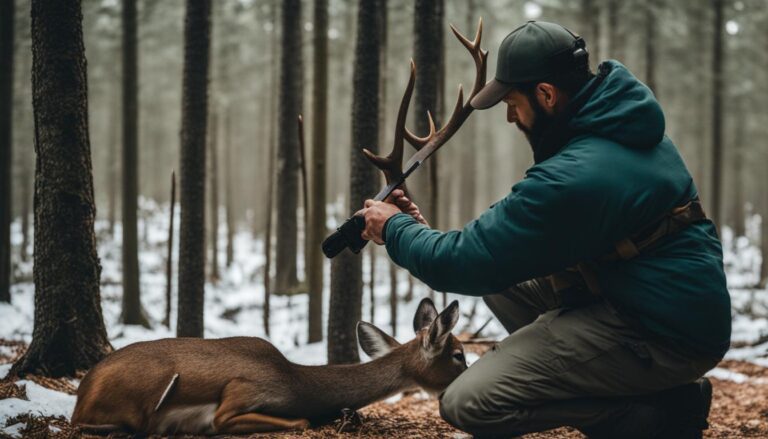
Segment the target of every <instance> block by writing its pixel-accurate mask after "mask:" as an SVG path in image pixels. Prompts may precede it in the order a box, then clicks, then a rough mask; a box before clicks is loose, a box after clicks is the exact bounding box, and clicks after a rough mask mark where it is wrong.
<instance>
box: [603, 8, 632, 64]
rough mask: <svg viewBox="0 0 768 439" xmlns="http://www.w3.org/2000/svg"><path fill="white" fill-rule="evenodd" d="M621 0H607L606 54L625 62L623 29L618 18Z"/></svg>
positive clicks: (620, 10)
mask: <svg viewBox="0 0 768 439" xmlns="http://www.w3.org/2000/svg"><path fill="white" fill-rule="evenodd" d="M622 3H623V2H622V0H609V1H608V50H607V51H606V52H607V55H608V56H609V57H611V58H613V59H616V60H618V61H620V62H622V63H626V62H627V60H626V59H625V55H624V53H625V47H624V46H625V44H626V43H625V37H624V31H623V29H622V28H621V23H622V20H620V18H619V17H620V16H621V12H622V7H621V5H622Z"/></svg>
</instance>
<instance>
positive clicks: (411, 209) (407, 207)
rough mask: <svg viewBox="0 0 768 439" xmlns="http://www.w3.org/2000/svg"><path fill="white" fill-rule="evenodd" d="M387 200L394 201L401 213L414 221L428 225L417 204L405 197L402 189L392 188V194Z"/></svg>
mask: <svg viewBox="0 0 768 439" xmlns="http://www.w3.org/2000/svg"><path fill="white" fill-rule="evenodd" d="M389 200H391V201H392V202H393V203H395V205H396V206H397V207H399V208H400V210H401V211H402V212H403V213H407V214H408V215H410V216H412V217H413V219H415V220H416V221H418V222H420V223H421V224H424V225H425V226H427V227H429V224H427V220H425V219H424V217H423V216H422V215H421V212H420V211H419V206H417V205H416V204H415V203H414V202H413V201H411V200H410V199H409V198H408V197H406V196H405V192H404V191H403V190H402V189H395V190H393V191H392V194H390V196H389Z"/></svg>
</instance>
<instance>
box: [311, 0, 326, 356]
mask: <svg viewBox="0 0 768 439" xmlns="http://www.w3.org/2000/svg"><path fill="white" fill-rule="evenodd" d="M314 22H315V25H314V28H315V34H314V37H313V40H312V47H313V49H314V51H313V53H314V58H313V71H314V75H313V78H314V84H313V86H312V93H313V94H312V158H311V159H310V162H309V169H310V178H311V179H312V184H311V185H310V190H311V193H310V196H309V230H308V238H309V239H308V240H307V246H308V248H307V249H306V252H307V255H308V256H309V257H308V258H307V260H308V266H307V280H308V283H309V338H308V342H309V343H315V342H318V341H321V340H322V339H323V278H324V276H323V265H324V260H323V253H322V249H321V244H322V242H323V239H324V238H325V235H326V232H327V230H326V228H325V220H326V218H325V205H326V199H325V190H326V189H325V188H326V170H325V166H326V160H327V155H328V153H327V144H328V115H327V113H328V0H315V18H314Z"/></svg>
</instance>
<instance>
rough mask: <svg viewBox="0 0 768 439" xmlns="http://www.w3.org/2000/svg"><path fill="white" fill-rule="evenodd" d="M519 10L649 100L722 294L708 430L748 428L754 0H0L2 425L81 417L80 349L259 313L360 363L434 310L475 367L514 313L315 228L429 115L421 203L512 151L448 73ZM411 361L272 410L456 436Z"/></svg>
mask: <svg viewBox="0 0 768 439" xmlns="http://www.w3.org/2000/svg"><path fill="white" fill-rule="evenodd" d="M529 20H539V21H547V22H554V23H559V24H561V25H563V26H565V27H566V28H568V29H570V30H572V31H573V32H575V33H576V34H578V35H580V36H581V37H583V39H584V41H586V48H587V50H588V52H589V63H590V67H591V69H592V70H596V69H598V65H599V64H600V62H602V61H604V60H608V59H611V60H616V61H618V62H620V63H621V64H623V65H624V66H626V67H627V69H628V70H629V71H630V72H632V74H634V76H636V77H637V79H639V80H640V81H641V82H642V83H643V84H645V85H646V86H647V87H648V89H650V91H652V93H653V96H655V98H656V99H657V100H658V102H659V104H660V105H661V108H662V109H663V111H664V124H665V129H664V133H665V134H666V136H668V137H669V138H670V139H672V141H674V144H675V145H676V146H677V149H678V150H679V153H680V155H681V156H682V158H683V160H684V162H685V165H686V167H687V169H688V172H690V175H691V176H692V178H693V182H694V184H695V189H697V190H698V194H699V197H700V199H701V203H702V205H703V207H704V210H705V211H706V214H707V216H708V218H710V219H711V221H712V222H713V224H714V225H715V226H716V228H717V233H718V236H719V238H720V240H721V242H722V251H723V266H724V270H725V274H726V279H727V289H728V293H729V296H730V303H731V309H730V312H731V325H732V332H731V342H730V350H729V351H728V352H727V353H726V354H725V357H724V358H723V359H722V361H721V362H720V363H719V364H717V366H716V367H714V368H713V369H711V370H710V371H709V372H707V374H706V376H707V377H708V378H709V379H710V381H711V382H712V384H713V387H714V394H713V402H712V409H711V411H710V417H709V429H708V430H706V431H705V432H704V437H712V438H734V437H768V290H767V289H768V258H766V257H764V254H766V251H768V221H764V220H763V219H764V218H768V173H766V172H765V170H764V169H763V165H764V164H766V163H768V140H766V139H768V101H767V100H766V99H765V98H766V96H768V2H766V1H765V0H462V1H456V0H454V1H448V0H361V1H352V0H282V1H279V0H163V1H160V0H72V1H61V0H0V377H3V378H0V437H56V438H65V437H66V438H70V437H80V435H81V434H84V433H83V432H82V431H81V430H78V428H77V427H76V426H75V425H74V424H73V422H72V416H73V410H75V405H76V400H77V395H78V387H79V386H80V383H81V382H85V381H84V377H86V374H87V373H88V371H89V370H93V371H95V370H96V369H95V368H94V367H95V366H96V365H97V364H99V362H100V361H102V360H104V359H105V358H110V354H111V353H112V352H115V351H118V350H120V349H121V348H124V347H126V346H129V345H133V344H134V343H138V342H146V341H151V340H159V339H176V338H182V337H183V338H204V339H220V338H225V337H242V336H247V337H259V338H261V339H264V340H266V341H268V342H269V343H271V345H273V346H274V347H275V348H277V350H279V351H280V352H281V353H282V354H283V355H285V357H286V358H287V359H288V360H289V361H290V362H292V363H291V364H293V363H296V364H299V365H306V366H310V365H311V366H319V365H326V364H329V365H347V366H345V367H356V366H351V365H357V366H360V367H362V366H363V365H362V364H360V363H364V364H367V363H371V360H374V361H376V360H377V358H378V356H379V355H380V352H379V350H381V349H383V348H382V347H381V343H379V344H377V341H376V340H378V339H376V340H374V341H369V342H368V345H366V334H379V333H382V332H383V333H384V334H383V337H384V338H382V340H384V341H385V342H386V343H390V347H388V348H387V349H385V350H388V349H390V348H391V346H395V344H397V345H399V344H400V343H403V344H407V343H408V342H409V341H411V340H412V339H413V334H414V332H413V330H415V331H416V333H417V336H418V334H419V331H420V330H423V329H424V328H425V327H428V328H429V329H427V331H428V332H429V331H433V332H434V331H438V332H439V334H440V335H441V336H444V337H443V338H442V340H443V343H445V337H449V340H453V339H454V338H455V339H456V340H457V342H456V343H459V341H460V342H462V343H463V348H462V351H461V352H462V355H466V362H467V363H468V364H470V370H471V365H472V364H473V363H474V362H476V361H478V359H480V358H482V356H483V355H484V354H485V353H486V352H487V351H489V350H495V348H496V346H497V343H499V342H500V341H501V340H503V339H504V338H505V337H507V335H508V332H507V330H505V326H504V325H503V324H502V323H501V322H500V321H499V320H498V319H497V318H496V317H494V313H493V312H492V311H491V309H489V308H488V307H487V306H486V304H485V303H484V301H483V299H482V298H481V297H475V296H469V295H460V294H455V293H447V292H443V291H437V290H435V289H432V288H430V286H428V285H427V284H425V283H424V282H422V281H420V280H419V279H418V278H417V277H416V276H414V275H412V274H411V273H409V271H408V270H407V269H405V268H402V267H400V266H398V265H397V264H395V263H394V262H393V261H392V260H391V259H390V256H389V254H388V251H387V250H388V247H387V248H385V247H384V246H379V245H374V244H373V243H370V244H368V245H367V246H365V247H364V248H363V249H362V250H361V251H360V252H359V253H353V252H351V251H348V250H345V251H343V252H341V253H340V254H339V255H338V256H337V257H334V258H326V257H325V256H324V255H323V251H322V243H323V241H324V240H325V239H326V237H328V236H329V235H331V234H332V233H333V232H334V231H335V230H336V229H337V228H338V227H340V226H341V225H342V224H343V223H344V222H345V220H346V219H347V218H348V217H350V216H351V215H353V214H354V213H355V212H356V211H358V210H359V209H361V208H363V204H364V202H365V200H367V199H372V198H373V197H374V196H375V195H376V194H377V192H379V191H380V190H381V189H382V188H383V187H385V185H386V184H389V183H391V182H392V181H393V180H392V178H393V175H394V176H395V177H397V176H398V175H402V173H403V171H404V170H405V167H400V166H398V165H400V163H396V164H393V163H392V160H393V159H392V157H394V160H395V161H398V160H399V161H401V162H402V163H406V161H407V160H408V159H409V158H410V157H411V156H412V155H413V154H414V153H416V152H417V148H422V147H425V145H427V146H426V147H429V145H431V144H432V143H429V142H435V141H436V140H435V139H433V138H429V139H427V138H424V139H426V140H423V141H422V140H420V138H419V137H417V136H429V135H430V134H429V133H430V130H431V129H432V130H435V129H436V130H437V136H436V139H437V141H440V142H442V141H443V139H442V137H447V138H448V139H449V140H448V141H446V142H445V146H441V147H440V150H439V151H438V152H437V153H435V154H434V155H432V156H431V157H429V159H428V160H425V161H424V162H423V165H422V166H420V168H421V169H417V170H416V171H415V172H414V173H413V174H412V175H410V176H408V190H409V196H410V197H411V198H412V199H413V200H414V202H415V203H417V204H418V206H419V207H420V210H421V213H422V214H423V216H424V218H426V219H427V220H428V222H429V227H431V228H432V229H435V230H441V231H449V230H462V228H463V227H465V225H467V224H468V223H470V222H472V221H474V220H475V219H476V218H478V217H479V216H480V215H481V214H483V212H486V211H487V210H488V209H490V208H491V206H494V205H495V203H497V202H499V200H501V199H504V197H505V196H507V194H509V193H510V188H512V186H513V185H515V184H516V183H517V182H519V181H521V180H523V179H526V178H527V172H528V170H529V169H530V168H531V167H532V166H533V165H534V155H533V152H532V150H531V147H530V145H529V143H528V141H527V139H526V136H525V135H524V133H523V132H521V131H520V130H518V129H516V128H515V126H514V124H510V122H508V120H507V117H508V116H507V108H506V105H497V106H495V107H494V108H492V109H490V110H487V111H476V112H473V111H472V108H471V107H470V105H469V100H470V99H471V97H472V96H474V95H475V94H476V92H477V91H478V90H479V89H480V88H482V85H483V84H485V81H486V78H487V79H488V80H491V79H492V78H494V72H496V67H497V54H498V50H499V44H500V43H501V42H502V40H504V38H505V36H507V35H508V34H509V33H510V32H512V31H513V30H514V29H515V28H517V27H518V26H520V25H522V24H524V23H526V21H529ZM483 50H485V51H488V54H487V58H485V56H486V55H484V52H483ZM414 79H415V82H414ZM409 81H411V82H410V83H409ZM459 84H461V88H460V86H459ZM458 90H460V91H458ZM411 92H412V98H411V97H410V94H411ZM457 93H458V94H459V96H460V97H459V98H458V99H459V103H458V105H457V107H456V108H455V109H454V102H455V100H456V99H457V98H456V96H457ZM404 95H405V98H404ZM408 99H410V102H409V101H408ZM403 105H405V106H406V107H403ZM403 108H404V109H405V112H404V111H403ZM406 112H407V113H406ZM406 114H407V117H406ZM464 124H466V126H463V125H464ZM431 125H432V126H431ZM446 133H447V134H446ZM454 134H455V136H454ZM452 136H453V137H452ZM404 138H405V140H406V142H405V143H409V144H408V145H405V148H404V149H402V146H403V139H404ZM414 139H415V140H414ZM419 141H421V142H422V143H421V144H420V145H417V143H419ZM393 144H394V145H395V148H394V149H391V148H392V146H391V145H393ZM398 144H399V145H400V147H401V149H400V156H398V155H397V151H398V149H397V148H398ZM440 145H442V143H440ZM440 145H439V146H440ZM412 146H414V147H412ZM364 150H366V151H365V152H364ZM390 151H393V152H392V153H391V155H389V156H387V155H388V154H390ZM425 298H428V299H430V300H431V301H432V302H433V303H434V306H431V308H430V309H429V313H432V314H434V315H432V316H431V320H429V319H428V320H427V321H425V322H424V325H422V326H419V325H417V322H418V321H419V320H420V318H422V317H423V315H424V312H425V311H424V303H425V302H424V301H423V300H422V299H425ZM453 301H458V311H455V307H454V306H452V305H451V304H452V302H453ZM432 302H430V303H432ZM443 310H445V311H443ZM441 311H442V312H441ZM452 312H455V313H457V314H456V315H457V316H458V317H456V318H457V319H458V320H456V319H454V320H453V322H452V325H455V326H452V325H449V326H450V327H448V328H447V330H446V328H443V327H441V324H440V322H443V321H444V319H442V320H441V318H442V317H445V318H447V317H446V316H450V315H451V313H452ZM684 312H686V310H681V311H680V313H681V316H682V313H684ZM429 313H427V314H429ZM438 313H439V314H438ZM414 315H415V317H414ZM430 315H431V314H430ZM420 316H422V317H420ZM681 318H682V317H681ZM359 321H364V322H369V323H370V324H372V325H368V326H373V325H375V327H373V329H371V330H370V331H372V332H370V333H368V332H366V328H367V326H365V325H363V324H361V325H363V326H362V328H361V326H359V325H358V322H359ZM430 323H431V324H430ZM442 324H443V325H444V324H445V323H442ZM412 328H413V329H412ZM434 328H437V329H434ZM451 328H453V335H452V336H449V335H447V334H449V333H450V330H451ZM376 331H377V332H376ZM446 331H447V332H446ZM378 336H379V335H375V336H373V335H372V336H371V337H374V338H375V337H378ZM453 336H455V337H453ZM432 338H434V335H433V336H432ZM390 340H391V342H390ZM432 341H434V340H432ZM425 343H426V342H425ZM459 344H460V343H459ZM440 346H443V345H440ZM393 352H394V351H393ZM166 354H167V353H158V359H159V360H162V358H163V356H164V355H166ZM267 354H268V353H265V354H264V355H267ZM167 355H169V358H170V354H167ZM201 355H202V354H201ZM235 360H236V359H235ZM235 360H232V361H235ZM197 361H198V360H197V359H196V360H195V362H197ZM199 361H201V362H202V360H199ZM237 361H239V360H237ZM195 362H193V363H195ZM217 364H219V363H217ZM225 364H227V366H224V367H222V368H228V367H230V366H229V363H225ZM231 367H233V368H236V365H232V366H231ZM292 367H293V366H292ZM212 368H213V367H212ZM465 368H466V367H465ZM150 369H151V367H148V368H147V372H146V373H147V374H149V372H148V371H149V370H150ZM350 370H351V369H350ZM171 375H172V373H171ZM366 376H367V375H366ZM148 377H149V375H147V377H143V378H142V379H143V380H147V381H151V379H150V378H148ZM177 378H178V372H177ZM177 378H174V379H173V380H172V381H171V383H170V384H168V387H167V388H166V392H165V394H163V396H162V397H161V398H160V402H159V403H158V401H157V397H154V398H155V399H154V400H153V401H152V404H155V403H157V404H158V406H157V407H160V404H161V403H162V402H163V400H164V399H165V398H166V394H167V393H169V392H170V391H171V390H173V389H175V387H174V386H176V379H177ZM164 379H165V378H164ZM349 379H350V380H354V378H349ZM183 380H184V375H183V373H182V374H181V381H179V382H183ZM376 380H377V378H376V376H375V375H373V379H372V380H371V382H368V381H361V382H354V383H352V384H353V385H354V386H355V387H356V388H360V389H363V390H365V389H369V390H368V391H369V392H373V393H375V391H374V390H371V389H374V388H375V386H374V383H373V382H375V381H376ZM167 383H168V382H167V381H163V382H162V386H161V387H162V388H165V386H166V384H167ZM280 385H281V384H280V383H279V382H278V383H276V384H275V386H280ZM405 387H409V388H407V389H405V388H404V389H399V390H398V391H397V392H390V393H388V394H386V395H383V396H382V397H381V398H378V400H377V401H376V402H374V401H367V402H366V404H363V405H366V407H365V408H360V407H352V408H353V409H356V408H360V410H359V411H355V410H347V409H346V408H345V409H344V410H343V413H342V411H339V412H338V413H335V415H336V416H333V420H332V421H330V422H325V423H319V424H315V423H314V422H313V424H312V426H311V427H310V428H309V429H307V430H304V431H302V430H291V431H288V432H283V433H280V434H279V436H280V437H336V436H338V437H353V436H355V437H358V436H362V437H471V436H470V435H467V434H465V433H463V432H462V431H461V430H460V429H457V428H455V427H454V426H452V425H450V424H449V423H447V422H445V421H443V419H441V414H440V413H439V411H438V399H437V398H436V397H435V395H436V393H435V392H428V391H425V390H414V389H412V388H410V387H413V386H405ZM162 388H158V389H156V390H157V392H158V395H159V394H160V393H163V392H162V390H163V389H162ZM177 390H178V391H179V392H181V387H180V388H178V389H177ZM400 390H405V391H400ZM331 393H332V392H331ZM384 393H387V392H382V394H384ZM438 393H439V392H438ZM327 397H328V398H329V400H332V399H333V398H332V397H331V396H328V395H327ZM370 402H372V403H373V404H371V405H368V403H370ZM329 404H331V403H330V402H329ZM342 406H343V407H347V406H344V405H343V404H342ZM361 407H362V406H361ZM156 410H157V409H156ZM304 417H305V416H298V418H304ZM306 417H307V418H310V416H309V415H307V416H306ZM297 425H298V424H297ZM88 437H90V436H88ZM94 437H98V436H94ZM525 437H531V438H539V437H541V438H545V437H546V438H555V437H572V438H581V437H587V436H585V435H584V434H582V433H581V432H579V431H578V430H577V429H575V428H571V427H563V428H559V429H556V430H550V431H547V432H543V433H533V434H530V435H526V436H525Z"/></svg>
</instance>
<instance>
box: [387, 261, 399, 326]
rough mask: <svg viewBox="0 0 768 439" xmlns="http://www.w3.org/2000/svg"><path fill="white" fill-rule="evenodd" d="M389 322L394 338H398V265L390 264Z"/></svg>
mask: <svg viewBox="0 0 768 439" xmlns="http://www.w3.org/2000/svg"><path fill="white" fill-rule="evenodd" d="M389 285H390V290H389V320H390V325H391V326H392V337H397V302H398V300H397V265H395V263H394V262H392V261H390V262H389Z"/></svg>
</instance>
